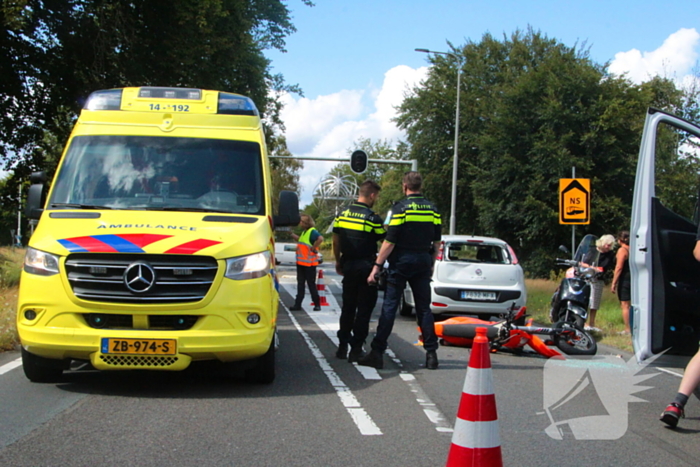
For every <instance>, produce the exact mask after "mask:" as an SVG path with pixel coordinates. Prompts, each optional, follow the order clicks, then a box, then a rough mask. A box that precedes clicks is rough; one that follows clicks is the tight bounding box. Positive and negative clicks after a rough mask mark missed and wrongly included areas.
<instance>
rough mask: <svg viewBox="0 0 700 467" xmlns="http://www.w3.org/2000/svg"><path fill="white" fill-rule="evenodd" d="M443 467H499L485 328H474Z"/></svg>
mask: <svg viewBox="0 0 700 467" xmlns="http://www.w3.org/2000/svg"><path fill="white" fill-rule="evenodd" d="M446 465H447V467H457V466H459V467H467V466H480V467H502V466H503V458H502V456H501V439H500V436H499V433H498V414H497V413H496V396H495V395H494V393H493V375H492V373H491V357H490V352H489V340H488V338H487V337H486V328H484V327H479V328H477V329H476V337H474V343H473V344H472V350H471V355H470V356H469V366H468V367H467V376H466V378H465V379H464V389H463V390H462V399H461V400H460V403H459V409H458V411H457V421H456V422H455V428H454V433H453V435H452V445H451V446H450V452H449V454H448V455H447V464H446Z"/></svg>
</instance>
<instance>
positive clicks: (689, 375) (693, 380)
mask: <svg viewBox="0 0 700 467" xmlns="http://www.w3.org/2000/svg"><path fill="white" fill-rule="evenodd" d="M698 384H700V351H698V352H697V353H696V354H695V356H694V357H693V358H692V359H691V360H690V361H689V362H688V365H687V366H686V367H685V374H684V375H683V379H682V380H681V385H680V387H679V388H678V392H680V393H682V394H685V395H686V396H690V395H691V394H692V393H693V391H694V390H695V388H696V387H697V386H698Z"/></svg>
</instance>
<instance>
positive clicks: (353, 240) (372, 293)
mask: <svg viewBox="0 0 700 467" xmlns="http://www.w3.org/2000/svg"><path fill="white" fill-rule="evenodd" d="M379 190H381V187H380V186H379V185H378V184H377V183H376V182H374V181H373V180H366V181H365V182H364V183H362V185H360V193H359V196H358V198H357V201H355V202H354V203H352V204H351V205H350V206H349V207H348V208H347V209H346V210H345V211H343V212H341V213H340V215H339V216H338V217H336V218H335V221H334V222H333V254H334V256H335V258H336V262H335V270H336V272H337V273H338V274H340V275H341V276H343V308H342V310H341V313H340V329H339V330H338V341H339V345H338V351H337V352H336V354H335V355H336V357H338V358H346V357H347V359H348V361H349V362H350V363H352V362H356V361H357V360H358V359H359V358H360V357H362V356H364V351H363V349H362V345H363V344H364V342H365V339H366V338H367V334H368V333H369V319H370V316H371V315H372V311H373V310H374V305H376V303H377V287H376V286H374V285H370V284H368V283H367V276H368V275H369V273H370V272H371V271H372V267H373V266H374V263H375V262H376V258H377V242H378V241H380V240H382V239H383V238H384V236H385V235H386V231H385V230H384V226H383V221H382V218H381V217H379V216H378V215H377V214H375V213H374V211H372V209H371V208H372V206H374V203H375V201H376V200H377V197H378V196H379ZM348 345H350V354H348Z"/></svg>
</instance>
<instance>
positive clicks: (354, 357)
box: [348, 347, 365, 363]
mask: <svg viewBox="0 0 700 467" xmlns="http://www.w3.org/2000/svg"><path fill="white" fill-rule="evenodd" d="M364 356H365V351H364V350H362V347H358V348H356V349H350V353H349V354H348V362H349V363H354V362H357V361H358V360H360V359H361V358H362V357H364Z"/></svg>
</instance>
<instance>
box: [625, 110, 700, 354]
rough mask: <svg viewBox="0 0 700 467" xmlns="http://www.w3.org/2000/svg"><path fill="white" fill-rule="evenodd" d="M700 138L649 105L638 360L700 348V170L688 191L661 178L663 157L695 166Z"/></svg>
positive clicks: (633, 258)
mask: <svg viewBox="0 0 700 467" xmlns="http://www.w3.org/2000/svg"><path fill="white" fill-rule="evenodd" d="M699 141H700V127H699V126H698V125H696V124H693V123H691V122H689V121H686V120H684V119H681V118H679V117H676V116H674V115H671V114H669V113H666V112H663V111H660V110H656V109H651V108H650V109H649V110H648V112H647V116H646V121H645V124H644V131H643V134H642V142H641V148H640V151H639V162H638V165H637V177H636V180H635V187H634V201H633V206H632V224H631V229H630V271H631V276H632V309H631V311H630V315H631V324H632V340H633V345H634V350H635V354H636V355H637V359H638V360H640V361H641V360H644V359H646V358H649V357H651V356H652V355H654V354H658V353H660V352H663V351H664V350H667V349H668V353H669V354H676V355H693V354H694V353H695V352H696V351H697V349H698V339H699V338H700V263H699V262H697V261H696V260H695V259H694V257H693V248H694V246H695V242H696V236H697V232H698V184H697V180H698V173H697V169H695V170H691V172H692V173H688V178H687V180H694V181H695V185H694V186H692V187H691V186H685V187H682V188H678V189H684V190H685V191H686V192H685V193H683V196H678V193H674V191H673V189H669V187H670V186H672V184H669V183H666V184H660V180H661V179H663V177H665V176H667V173H668V171H666V170H665V169H666V168H667V167H669V166H667V165H664V164H666V162H665V161H668V160H675V161H676V162H678V161H680V163H681V164H683V166H684V167H685V165H687V167H688V168H693V167H697V166H698V165H697V158H698V157H700V154H699V153H698V147H699V144H698V142H699ZM668 156H670V157H668ZM691 184H692V183H689V184H687V185H691ZM660 186H663V187H664V188H663V189H660V188H659V187H660ZM660 192H661V193H660ZM664 197H666V198H667V199H663V198H664ZM689 198H693V199H694V201H695V202H694V203H693V202H692V201H693V200H692V199H689ZM681 205H683V206H684V207H681ZM671 207H673V208H674V209H673V210H672V208H671ZM674 210H675V211H684V212H674Z"/></svg>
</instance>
